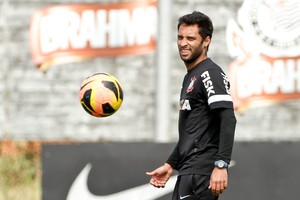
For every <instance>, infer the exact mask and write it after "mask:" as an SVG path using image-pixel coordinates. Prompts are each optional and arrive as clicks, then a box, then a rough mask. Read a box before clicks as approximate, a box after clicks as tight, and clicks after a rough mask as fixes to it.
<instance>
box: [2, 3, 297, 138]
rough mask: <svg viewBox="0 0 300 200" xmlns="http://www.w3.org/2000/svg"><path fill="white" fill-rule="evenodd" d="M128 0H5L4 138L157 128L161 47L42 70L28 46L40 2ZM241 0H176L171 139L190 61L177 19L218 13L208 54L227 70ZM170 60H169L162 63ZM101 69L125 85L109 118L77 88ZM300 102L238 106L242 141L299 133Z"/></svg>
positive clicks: (112, 134)
mask: <svg viewBox="0 0 300 200" xmlns="http://www.w3.org/2000/svg"><path fill="white" fill-rule="evenodd" d="M82 2H87V3H91V2H93V3H107V2H121V1H108V0H107V1H104V0H102V1H101V0H96V1H78V0H77V1H76V0H73V1H67V0H64V1H54V0H52V1H51V0H1V1H0V58H1V60H0V83H1V85H0V138H9V139H43V140H62V139H70V140H80V141H85V140H88V141H91V140H92V141H99V140H101V141H113V140H115V141H116V140H118V141H141V140H153V137H154V135H155V133H154V130H155V129H154V127H155V124H154V123H155V116H156V114H159V111H156V110H155V82H156V77H155V76H156V60H155V58H156V55H155V53H152V54H149V55H142V56H122V57H117V58H101V57H99V58H96V59H92V60H85V61H81V62H77V63H68V64H60V65H56V66H53V67H51V68H49V70H48V71H47V73H45V74H44V73H42V72H41V71H39V70H38V69H37V68H36V67H35V66H34V64H33V61H32V59H31V53H30V49H29V27H30V19H31V16H32V15H33V14H34V12H36V11H38V10H39V9H41V8H43V7H45V6H49V5H56V4H62V3H68V4H69V3H71V4H72V3H82ZM242 2H243V1H242V0H224V1H221V0H198V1H197V0H194V1H193V0H174V1H173V8H172V9H173V10H174V12H173V15H172V16H166V17H172V21H173V29H174V34H173V35H170V37H172V40H173V41H174V42H173V43H172V44H170V45H171V46H172V48H173V51H172V62H171V63H172V65H171V70H170V79H171V88H170V91H171V93H172V98H171V99H170V104H171V108H172V110H171V112H170V118H171V123H170V124H171V127H170V132H169V133H167V134H168V136H169V138H170V140H176V139H177V117H178V101H179V100H178V98H179V90H180V87H181V81H182V78H183V76H184V74H185V66H184V65H183V63H182V62H181V60H180V59H179V56H178V53H177V47H176V33H177V32H176V25H177V18H178V17H179V16H181V15H183V14H186V13H188V12H191V11H193V10H199V11H202V12H204V13H207V14H208V15H209V16H211V18H212V20H213V22H214V25H215V33H214V36H213V40H212V44H211V46H210V50H209V56H210V57H211V58H212V59H213V60H215V62H217V63H219V65H220V66H222V67H223V69H224V71H225V72H227V70H228V67H227V66H228V64H229V63H230V62H231V61H232V58H231V57H230V56H229V54H228V50H227V48H226V39H225V38H226V35H225V32H226V26H227V22H228V20H229V19H230V18H234V19H236V16H237V11H238V9H239V8H240V6H241V4H242ZM160 67H163V66H160ZM96 72H107V73H111V74H113V75H115V76H116V77H117V78H118V79H119V81H120V82H121V84H122V87H123V90H124V102H123V104H122V107H121V108H120V110H119V111H118V112H117V113H116V114H114V115H113V116H111V117H108V118H103V119H99V118H94V117H91V116H89V115H88V114H87V113H85V111H84V110H83V109H82V107H81V105H80V102H79V98H78V91H79V87H80V83H81V81H82V80H83V79H84V78H85V77H87V76H89V75H91V74H93V73H96ZM299 110H300V106H299V103H298V102H297V101H292V102H287V103H281V104H276V105H272V106H268V107H261V108H259V109H256V108H253V109H249V110H247V111H246V112H245V113H244V114H243V115H240V114H238V113H237V118H238V126H237V134H236V139H237V140H295V139H300V133H298V131H297V130H299V128H300V127H299V126H300V125H299V124H300V118H299V116H298V115H299V114H298V113H299Z"/></svg>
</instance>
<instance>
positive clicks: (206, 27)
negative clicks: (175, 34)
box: [177, 11, 214, 39]
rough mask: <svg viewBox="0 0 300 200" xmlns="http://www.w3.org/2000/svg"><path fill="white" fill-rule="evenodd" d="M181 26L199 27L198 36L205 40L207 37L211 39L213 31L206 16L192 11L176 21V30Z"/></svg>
mask: <svg viewBox="0 0 300 200" xmlns="http://www.w3.org/2000/svg"><path fill="white" fill-rule="evenodd" d="M182 24H187V25H194V24H197V25H198V27H199V34H200V35H201V37H202V38H203V39H205V38H206V37H207V36H209V37H210V38H212V33H213V31H214V27H213V24H212V21H211V19H210V18H209V17H208V16H207V15H205V14H203V13H201V12H198V11H194V12H193V13H191V14H187V15H184V16H182V17H180V18H179V19H178V26H177V29H178V30H179V27H180V26H181V25H182Z"/></svg>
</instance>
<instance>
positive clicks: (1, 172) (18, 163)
mask: <svg viewBox="0 0 300 200" xmlns="http://www.w3.org/2000/svg"><path fill="white" fill-rule="evenodd" d="M0 177H1V178H0V200H20V199H22V200H40V199H41V163H40V143H39V142H22V141H1V142H0Z"/></svg>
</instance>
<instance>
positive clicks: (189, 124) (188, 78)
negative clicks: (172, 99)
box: [167, 58, 233, 175]
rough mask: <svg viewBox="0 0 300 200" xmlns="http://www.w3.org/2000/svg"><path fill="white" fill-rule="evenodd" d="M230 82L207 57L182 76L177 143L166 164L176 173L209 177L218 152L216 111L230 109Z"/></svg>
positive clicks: (231, 105) (231, 106)
mask: <svg viewBox="0 0 300 200" xmlns="http://www.w3.org/2000/svg"><path fill="white" fill-rule="evenodd" d="M229 87H230V85H229V81H228V79H227V77H226V75H225V73H224V72H223V70H222V69H221V68H220V67H219V66H218V65H216V64H215V63H214V62H213V61H212V60H211V59H209V58H207V59H205V60H203V61H202V62H200V63H199V64H198V65H197V66H195V67H194V68H192V69H191V70H190V71H188V73H187V74H186V75H185V77H184V80H183V84H182V88H181V94H180V111H179V123H178V125H179V127H178V128H179V140H178V143H177V145H176V147H175V149H174V151H173V153H172V154H171V156H170V157H169V159H168V161H167V163H169V164H170V165H171V166H172V167H173V168H174V169H176V170H178V171H179V174H180V175H182V174H202V175H210V174H211V171H212V169H213V168H214V164H213V163H214V161H215V160H216V158H217V153H218V149H219V135H220V118H219V116H218V115H215V114H214V110H216V109H218V108H229V109H233V103H232V99H231V96H230V93H229Z"/></svg>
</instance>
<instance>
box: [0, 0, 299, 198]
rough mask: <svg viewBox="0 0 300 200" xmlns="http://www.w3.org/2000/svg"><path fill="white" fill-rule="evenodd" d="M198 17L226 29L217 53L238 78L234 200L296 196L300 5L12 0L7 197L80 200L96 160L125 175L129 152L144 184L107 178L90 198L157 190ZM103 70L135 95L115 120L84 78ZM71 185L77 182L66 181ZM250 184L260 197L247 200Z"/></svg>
mask: <svg viewBox="0 0 300 200" xmlns="http://www.w3.org/2000/svg"><path fill="white" fill-rule="evenodd" d="M194 10H198V11H201V12H203V13H205V14H207V15H209V16H210V17H211V19H212V21H213V23H214V28H215V31H214V34H213V37H212V43H211V45H210V49H209V52H208V55H209V57H210V58H212V59H213V60H214V61H215V62H216V63H218V64H219V65H220V66H221V67H222V68H223V70H224V71H225V72H226V73H227V74H228V76H229V79H230V82H231V94H232V96H233V98H234V104H235V107H236V117H237V120H238V123H237V129H236V136H235V141H236V143H235V144H236V146H235V148H234V154H233V160H235V161H236V163H237V164H236V166H234V167H233V168H232V174H231V176H232V180H233V187H232V188H230V190H228V192H227V193H225V194H224V197H223V199H243V200H247V199H252V200H253V199H257V200H259V199H261V200H265V199H268V195H267V194H270V193H272V194H274V197H273V198H272V199H273V200H275V199H278V200H279V199H281V196H280V195H283V194H285V195H287V194H288V195H290V196H285V197H287V199H291V200H293V199H295V200H296V199H297V195H296V194H295V193H293V192H292V191H293V190H292V189H291V188H289V189H288V186H287V184H288V183H291V182H293V180H294V179H293V177H294V178H296V177H297V176H299V175H298V174H297V173H294V172H293V171H292V170H291V169H294V167H297V166H300V160H299V158H298V156H297V154H295V152H297V151H298V150H299V145H300V143H299V141H300V132H299V129H300V127H299V126H300V116H299V110H300V101H299V99H300V62H299V59H300V51H299V50H300V34H299V33H300V31H299V29H300V14H299V13H300V2H299V1H298V0H274V1H266V0H252V1H251V0H223V1H221V0H209V1H208V0H164V1H159V0H158V1H154V0H152V1H151V0H123V1H122V0H94V1H90V0H85V1H76V0H60V1H55V0H43V1H42V0H0V58H1V60H0V139H1V143H0V148H1V152H0V153H1V158H0V159H1V160H0V168H1V169H0V173H1V175H0V176H1V181H0V199H1V200H6V199H9V200H13V199H21V198H22V199H24V200H26V199H31V200H40V199H43V200H46V199H52V200H53V199H55V200H60V199H68V200H75V199H74V198H73V199H72V198H71V197H70V195H69V196H68V194H69V191H70V187H71V185H72V183H73V182H74V180H75V178H76V176H77V175H78V174H79V173H80V172H81V170H82V169H83V168H84V167H85V166H86V164H88V163H95V164H94V165H95V166H98V168H100V169H101V166H102V165H101V163H102V164H103V163H105V166H106V167H107V168H108V169H111V170H113V169H114V168H111V166H113V165H114V162H116V160H120V157H118V155H119V156H121V155H122V156H125V157H126V156H128V160H131V161H132V162H127V161H124V162H125V163H127V164H128V165H124V166H123V167H124V169H128V168H129V167H132V165H130V164H132V163H134V160H135V159H136V161H137V160H138V161H139V162H138V163H140V165H138V166H142V167H138V166H136V167H138V168H139V169H135V168H134V169H133V170H134V171H138V172H141V173H139V175H138V176H137V177H139V178H137V180H136V181H134V180H133V179H132V180H130V181H129V183H128V182H124V183H123V185H126V186H128V187H123V186H120V187H117V186H116V185H117V184H116V183H114V182H112V183H107V184H112V186H116V188H115V189H116V190H115V191H114V190H112V191H110V190H109V189H105V188H106V187H107V185H105V184H104V183H103V182H101V180H100V179H101V178H99V179H97V178H95V179H97V180H91V183H90V184H89V189H90V191H92V193H93V194H95V196H92V197H91V196H90V197H85V198H81V199H86V200H94V199H99V200H101V199H102V198H101V197H100V196H101V195H102V196H104V195H110V194H113V193H118V192H120V191H121V190H125V189H128V188H131V187H137V186H138V185H141V184H146V183H147V181H148V178H147V177H145V175H144V173H143V172H144V171H146V170H150V169H152V167H155V166H158V165H160V164H161V162H164V160H165V159H166V158H167V156H168V155H169V153H170V152H171V151H172V148H173V145H174V143H175V142H176V141H177V138H178V132H177V120H178V108H179V92H180V88H181V83H182V79H183V76H184V75H185V73H186V69H185V66H184V64H183V63H182V61H181V60H180V58H179V56H178V52H177V45H176V39H177V20H178V18H179V17H180V16H182V15H184V14H187V13H191V12H192V11H194ZM100 36H101V37H100ZM99 38H100V39H99ZM97 72H105V73H109V74H112V75H114V76H115V77H117V79H118V80H119V81H120V83H121V85H122V88H123V91H124V101H123V104H122V106H121V108H120V109H119V110H118V111H117V112H116V113H115V114H114V115H112V116H110V117H107V118H96V117H92V116H90V115H89V114H87V113H86V112H85V111H84V109H83V108H82V107H81V105H80V100H79V89H80V84H81V82H82V81H83V80H84V79H85V78H86V77H88V76H90V75H92V74H94V73H97ZM141 144H143V145H144V147H145V148H143V145H142V146H141ZM95 145H96V146H95ZM110 145H112V146H110ZM148 145H150V146H148ZM151 145H153V146H151ZM156 145H158V146H156ZM98 148H99V149H98ZM57 149H60V151H57ZM112 149H113V150H112ZM43 150H44V151H43ZM159 150H160V151H159ZM258 150H260V151H258ZM161 151H164V152H163V153H162V152H161ZM111 152H115V153H111ZM126 152H127V153H126ZM134 152H135V153H138V154H139V155H141V156H137V155H135V154H133V153H134ZM100 155H101V156H100ZM131 156H132V158H131ZM112 158H114V159H115V160H113V159H112ZM147 158H148V159H147ZM68 159H70V160H68ZM143 159H144V160H143ZM282 159H284V160H282ZM71 160H72V161H71ZM107 160H111V161H109V162H108V161H107ZM146 160H148V161H146ZM106 161H107V163H106ZM58 163H60V164H59V165H58ZM70 163H72V164H70ZM121 163H122V162H121ZM121 163H119V165H122V164H121ZM239 163H241V164H240V165H239ZM57 166H59V167H57ZM239 166H243V167H240V168H239ZM266 166H267V167H266ZM102 167H103V166H102ZM249 168H251V169H252V170H253V171H251V173H247V171H248V169H249ZM266 168H267V169H270V171H269V170H267V169H266ZM235 169H236V170H235ZM256 169H257V170H256ZM260 169H261V170H260ZM264 169H265V170H264ZM295 169H296V168H295ZM72 170H74V172H72V173H71V171H72ZM139 170H140V171H139ZM58 171H59V172H60V174H64V175H65V176H62V175H60V176H59V175H57V177H56V176H55V175H54V174H59V173H57V172H58ZM283 171H284V173H283ZM64 172H70V173H69V174H67V173H64ZM109 172H111V171H110V170H108V171H107V173H109ZM90 173H94V174H96V175H98V176H99V177H101V176H102V174H101V171H100V172H99V171H95V172H93V171H91V172H90ZM107 173H106V174H107ZM122 174H123V173H122ZM132 174H134V172H132ZM253 174H255V176H254V175H253ZM67 175H68V176H67ZM133 176H134V175H133ZM59 177H60V178H62V177H64V180H68V181H65V182H64V185H60V184H59V183H61V184H62V182H60V181H59ZM287 177H288V179H287ZM249 178H250V179H251V178H252V179H253V180H252V181H250V182H247V181H245V180H249ZM55 180H56V181H57V182H55ZM97 181H98V182H97ZM106 182H107V181H106ZM116 182H118V181H116ZM119 182H120V181H119ZM119 182H118V184H119ZM241 183H244V185H243V184H241ZM254 183H259V184H258V185H256V184H254ZM252 184H253V185H252ZM95 185H96V186H95ZM263 185H264V187H266V188H265V190H260V189H259V188H261V187H260V186H263ZM266 185H268V186H266ZM55 186H56V187H55ZM129 186H130V187H129ZM239 186H240V187H241V188H238V187H239ZM248 186H250V187H252V189H254V190H256V192H254V191H253V190H251V191H249V195H248V197H245V196H247V195H244V196H243V194H245V192H246V188H247V187H248ZM256 186H257V187H256ZM59 188H65V189H59ZM62 190H63V191H62ZM248 190H249V188H248ZM275 191H276V192H275ZM295 191H297V189H295ZM295 191H294V192H295ZM170 192H171V190H170V191H168V192H166V194H161V195H160V197H159V194H158V197H153V198H152V197H151V198H150V197H149V198H146V197H144V196H143V197H141V196H138V197H136V199H140V200H146V199H149V200H150V199H153V200H154V199H159V198H160V199H170V197H169V196H167V195H170V194H169V193H170ZM243 192H244V193H243ZM254 193H255V194H254ZM144 194H147V193H144ZM55 195H56V196H55ZM164 195H165V196H164ZM226 195H227V196H226ZM239 195H240V196H239ZM79 196H80V195H79ZM145 196H147V195H145ZM237 196H239V198H235V197H237ZM78 198H79V197H78ZM282 198H283V197H282ZM79 199H80V198H79ZM111 199H118V198H117V197H114V196H113V197H111ZM119 199H122V198H119ZM123 199H129V198H128V197H123ZM131 199H133V198H131ZM221 199H222V198H221ZM269 199H270V198H269Z"/></svg>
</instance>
